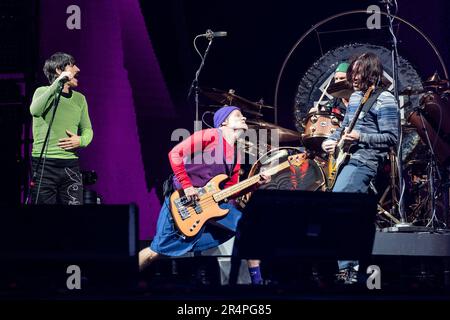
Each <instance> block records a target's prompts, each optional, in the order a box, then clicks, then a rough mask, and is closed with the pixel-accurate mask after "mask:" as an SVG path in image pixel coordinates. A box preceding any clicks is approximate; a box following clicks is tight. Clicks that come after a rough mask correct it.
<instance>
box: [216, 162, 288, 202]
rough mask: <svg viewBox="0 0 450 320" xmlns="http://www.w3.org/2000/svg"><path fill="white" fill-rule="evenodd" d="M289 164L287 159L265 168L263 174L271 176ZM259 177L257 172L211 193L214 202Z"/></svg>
mask: <svg viewBox="0 0 450 320" xmlns="http://www.w3.org/2000/svg"><path fill="white" fill-rule="evenodd" d="M289 165H290V164H289V161H285V162H283V163H280V164H279V165H277V166H275V167H273V168H270V169H267V170H265V171H264V175H267V176H272V175H274V174H276V173H277V172H279V171H281V170H284V169H286V168H288V167H289ZM260 179H261V174H257V175H255V176H253V177H251V178H248V179H246V180H244V181H241V182H239V183H237V184H235V185H234V186H231V187H229V188H226V189H225V190H222V191H219V192H218V193H216V194H215V195H213V198H214V200H215V201H216V202H219V201H222V200H224V199H227V198H229V197H231V196H232V195H234V194H236V193H238V192H239V191H241V190H244V189H246V188H249V187H251V186H252V185H254V184H255V183H257V182H258V181H259V180H260Z"/></svg>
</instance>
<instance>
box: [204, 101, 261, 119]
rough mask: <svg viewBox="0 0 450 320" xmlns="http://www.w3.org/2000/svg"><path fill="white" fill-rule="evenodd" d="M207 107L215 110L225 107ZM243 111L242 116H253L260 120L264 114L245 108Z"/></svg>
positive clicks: (211, 105)
mask: <svg viewBox="0 0 450 320" xmlns="http://www.w3.org/2000/svg"><path fill="white" fill-rule="evenodd" d="M207 107H209V108H214V109H220V108H222V107H223V105H221V104H219V105H213V104H210V105H208V106H207ZM241 110H242V114H243V115H244V116H247V115H251V116H254V117H256V118H260V117H262V116H263V114H262V113H260V112H258V111H253V110H249V109H245V108H242V109H241Z"/></svg>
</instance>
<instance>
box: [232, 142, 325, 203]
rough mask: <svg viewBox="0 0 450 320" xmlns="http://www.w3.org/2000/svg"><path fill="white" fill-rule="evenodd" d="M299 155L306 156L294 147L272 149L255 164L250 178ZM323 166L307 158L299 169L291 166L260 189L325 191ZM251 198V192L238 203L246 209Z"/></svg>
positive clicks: (249, 175)
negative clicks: (294, 155) (292, 156)
mask: <svg viewBox="0 0 450 320" xmlns="http://www.w3.org/2000/svg"><path fill="white" fill-rule="evenodd" d="M299 153H302V154H304V152H302V151H301V149H300V148H294V147H282V148H276V149H272V150H270V151H269V152H267V153H266V154H264V155H263V156H262V157H261V158H259V159H258V160H257V161H256V162H255V163H254V164H253V166H252V167H251V169H250V172H249V174H248V177H252V176H254V175H255V174H258V173H260V172H262V171H264V170H267V169H269V168H271V167H273V166H276V165H277V164H279V163H281V162H284V161H286V160H287V158H288V156H291V155H293V154H299ZM322 166H323V163H321V162H319V161H316V160H314V159H310V158H308V157H307V156H306V157H305V161H304V162H303V163H302V164H301V165H300V166H299V167H296V166H290V167H289V168H287V169H285V170H283V171H281V172H278V173H277V174H275V175H273V176H272V177H271V180H270V182H269V183H267V184H264V185H262V186H261V187H260V188H259V189H268V190H304V191H323V190H325V188H326V184H325V183H326V179H325V173H324V170H323V168H322ZM250 197H251V192H250V193H247V194H246V195H244V196H242V197H241V198H240V199H239V201H238V203H239V204H240V205H241V206H242V207H244V206H245V204H246V203H247V202H248V200H249V199H250Z"/></svg>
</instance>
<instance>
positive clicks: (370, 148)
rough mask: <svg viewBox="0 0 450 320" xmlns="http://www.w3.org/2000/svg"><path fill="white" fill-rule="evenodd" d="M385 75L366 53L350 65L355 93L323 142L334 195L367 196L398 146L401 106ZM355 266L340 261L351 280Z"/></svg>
mask: <svg viewBox="0 0 450 320" xmlns="http://www.w3.org/2000/svg"><path fill="white" fill-rule="evenodd" d="M382 76H383V66H382V64H381V61H380V59H379V58H378V56H376V55H375V54H374V53H371V52H368V53H364V54H362V55H361V56H359V57H357V58H356V59H354V60H353V61H352V62H351V63H350V66H349V68H348V71H347V79H348V81H349V82H350V83H352V85H353V88H354V90H355V92H354V93H353V94H352V95H351V96H350V101H349V105H348V107H347V112H346V114H345V117H344V120H343V122H342V126H341V127H340V128H339V129H338V130H336V132H335V133H334V134H332V135H331V136H330V138H329V139H327V140H325V141H324V142H323V143H322V149H323V150H325V152H327V153H329V154H330V157H329V161H330V166H329V179H328V182H329V184H328V185H329V186H332V191H333V192H361V193H367V192H368V191H369V186H370V182H371V181H372V180H374V179H375V177H376V174H377V170H378V166H379V165H380V164H381V163H382V162H383V161H384V159H386V157H387V154H388V152H389V149H390V147H394V146H395V145H396V144H397V139H398V132H399V118H398V105H397V102H396V100H395V98H394V96H393V95H392V93H390V92H389V91H387V90H385V89H384V88H383V87H382V83H381V79H382ZM356 265H358V261H342V260H341V261H338V266H339V270H340V273H341V274H344V278H347V279H348V280H350V281H352V276H351V275H352V274H354V273H355V272H356V271H355V270H356V268H355V266H356ZM360 271H362V272H364V270H362V268H360ZM346 282H347V281H346Z"/></svg>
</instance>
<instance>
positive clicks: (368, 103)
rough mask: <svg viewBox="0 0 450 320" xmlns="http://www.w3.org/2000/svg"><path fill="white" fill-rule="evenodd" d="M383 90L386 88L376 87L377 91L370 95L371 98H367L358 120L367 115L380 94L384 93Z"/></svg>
mask: <svg viewBox="0 0 450 320" xmlns="http://www.w3.org/2000/svg"><path fill="white" fill-rule="evenodd" d="M383 91H385V90H384V89H383V88H381V87H378V88H376V89H375V91H374V92H373V93H372V94H371V95H370V97H369V99H367V101H366V103H365V104H364V107H363V108H362V110H361V114H360V116H359V119H358V120H360V119H363V118H364V117H365V116H366V115H367V113H368V112H369V110H370V109H371V108H372V106H373V105H374V104H375V102H376V101H377V99H378V97H379V96H380V94H382V93H383Z"/></svg>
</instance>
